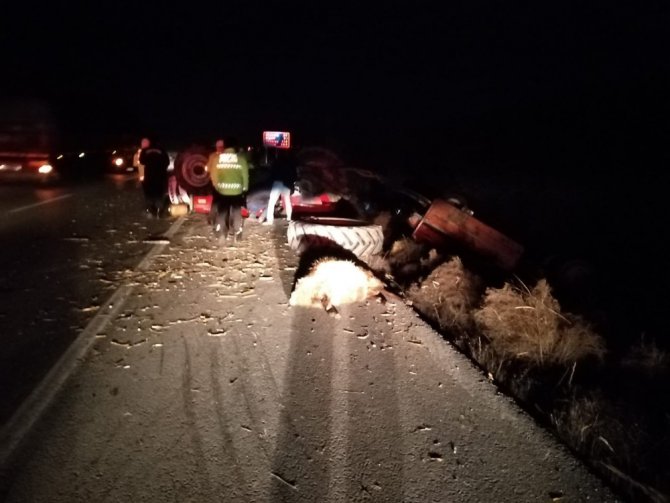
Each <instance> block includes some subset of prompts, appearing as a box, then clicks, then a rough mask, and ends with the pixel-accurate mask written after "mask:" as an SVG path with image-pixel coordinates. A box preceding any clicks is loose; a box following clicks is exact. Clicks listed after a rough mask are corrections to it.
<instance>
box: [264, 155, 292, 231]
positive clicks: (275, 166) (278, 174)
mask: <svg viewBox="0 0 670 503" xmlns="http://www.w3.org/2000/svg"><path fill="white" fill-rule="evenodd" d="M295 164H296V163H295V159H294V158H293V156H292V155H291V154H289V153H288V152H283V151H279V152H278V153H277V157H276V159H275V161H274V163H272V168H271V177H272V188H271V189H270V198H269V200H268V207H267V210H266V213H267V214H266V220H265V222H264V224H263V225H272V224H273V223H274V216H275V215H274V213H275V211H274V210H275V206H276V204H277V201H279V198H280V197H281V199H282V203H283V204H284V210H285V211H286V220H288V221H289V222H290V221H291V215H292V213H293V207H292V206H291V192H292V191H293V190H292V189H293V186H294V185H295V181H296V178H297V175H296V166H295Z"/></svg>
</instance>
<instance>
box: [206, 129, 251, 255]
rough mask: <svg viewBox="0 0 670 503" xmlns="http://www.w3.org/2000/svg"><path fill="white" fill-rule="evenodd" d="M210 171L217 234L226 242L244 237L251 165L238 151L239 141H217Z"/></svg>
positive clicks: (209, 166) (210, 163) (220, 239)
mask: <svg viewBox="0 0 670 503" xmlns="http://www.w3.org/2000/svg"><path fill="white" fill-rule="evenodd" d="M207 171H209V176H210V178H211V180H212V186H213V187H214V193H213V195H214V198H213V201H212V209H213V211H214V218H213V220H214V233H215V235H217V236H218V239H219V242H222V243H225V242H226V240H227V238H228V236H229V235H230V236H231V237H232V239H233V242H236V241H238V240H239V239H241V237H242V206H244V202H245V196H246V193H247V192H248V191H249V165H248V163H247V159H246V156H243V155H240V154H238V152H237V142H236V141H235V139H233V138H230V139H228V140H227V141H225V142H224V141H223V140H218V141H217V142H216V151H215V152H213V153H212V154H211V155H210V156H209V159H208V161H207Z"/></svg>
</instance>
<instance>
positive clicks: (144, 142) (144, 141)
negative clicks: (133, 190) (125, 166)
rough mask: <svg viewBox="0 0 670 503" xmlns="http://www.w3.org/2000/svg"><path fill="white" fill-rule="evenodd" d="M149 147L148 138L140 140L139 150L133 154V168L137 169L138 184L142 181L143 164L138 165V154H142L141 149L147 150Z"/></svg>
mask: <svg viewBox="0 0 670 503" xmlns="http://www.w3.org/2000/svg"><path fill="white" fill-rule="evenodd" d="M149 145H150V142H149V138H142V141H141V142H140V148H138V149H137V152H135V155H134V156H133V166H135V167H136V168H137V176H138V177H139V179H140V182H141V181H142V180H144V164H142V163H140V154H141V153H142V149H145V148H149Z"/></svg>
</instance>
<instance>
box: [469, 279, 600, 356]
mask: <svg viewBox="0 0 670 503" xmlns="http://www.w3.org/2000/svg"><path fill="white" fill-rule="evenodd" d="M474 320H475V324H476V326H477V328H478V329H479V331H481V333H482V334H483V335H484V336H485V337H486V338H487V339H488V340H489V342H490V343H491V345H492V346H493V348H494V349H495V350H496V351H497V352H498V353H500V354H502V355H506V356H508V357H512V358H519V359H524V360H527V361H528V362H530V363H532V364H536V365H542V364H559V365H572V364H573V363H575V362H576V361H578V360H581V359H583V358H586V357H589V356H594V357H597V358H602V357H603V355H604V353H605V344H604V341H603V340H602V338H601V337H600V336H599V335H598V334H596V333H595V332H594V331H593V330H592V329H591V327H590V326H589V325H588V324H587V323H586V322H585V321H584V320H583V319H581V318H579V317H577V316H572V315H568V314H566V315H563V314H561V311H560V306H559V303H558V301H557V300H556V299H555V298H554V297H553V296H552V294H551V289H550V288H549V285H548V284H547V282H546V280H544V279H542V280H540V281H539V282H538V283H537V285H536V286H535V287H534V288H533V289H532V290H528V289H527V288H517V287H514V286H512V285H511V284H509V283H506V284H505V285H504V286H503V288H488V289H487V290H486V293H485V297H484V303H483V306H482V307H481V309H478V310H476V311H475V313H474Z"/></svg>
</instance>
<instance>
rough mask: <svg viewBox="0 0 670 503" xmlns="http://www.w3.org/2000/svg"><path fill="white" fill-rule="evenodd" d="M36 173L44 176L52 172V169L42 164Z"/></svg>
mask: <svg viewBox="0 0 670 503" xmlns="http://www.w3.org/2000/svg"><path fill="white" fill-rule="evenodd" d="M37 171H39V172H40V173H42V174H43V175H46V174H49V173H51V172H52V171H53V167H52V166H51V164H42V165H41V166H40V167H39V169H38V170H37Z"/></svg>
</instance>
